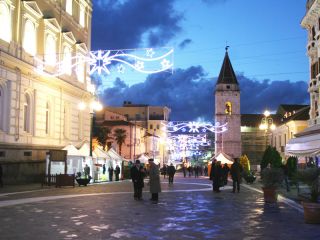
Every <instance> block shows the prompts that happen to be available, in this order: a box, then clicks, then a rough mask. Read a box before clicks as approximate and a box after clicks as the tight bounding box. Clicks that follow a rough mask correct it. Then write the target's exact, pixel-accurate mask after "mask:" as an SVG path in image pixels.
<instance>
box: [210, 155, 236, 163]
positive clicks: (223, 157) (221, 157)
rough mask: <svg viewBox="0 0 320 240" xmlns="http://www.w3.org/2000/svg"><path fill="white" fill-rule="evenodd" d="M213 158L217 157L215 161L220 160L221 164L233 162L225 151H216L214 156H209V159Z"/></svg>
mask: <svg viewBox="0 0 320 240" xmlns="http://www.w3.org/2000/svg"><path fill="white" fill-rule="evenodd" d="M213 159H217V161H220V162H221V165H223V164H225V163H226V164H233V161H232V160H233V159H232V157H230V156H229V155H227V154H226V153H223V152H220V153H218V154H217V155H216V156H214V157H213V158H211V161H212V160H213Z"/></svg>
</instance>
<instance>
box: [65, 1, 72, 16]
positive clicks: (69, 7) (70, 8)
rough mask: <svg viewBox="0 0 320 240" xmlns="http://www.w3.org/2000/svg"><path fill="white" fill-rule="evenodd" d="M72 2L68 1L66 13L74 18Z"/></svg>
mask: <svg viewBox="0 0 320 240" xmlns="http://www.w3.org/2000/svg"><path fill="white" fill-rule="evenodd" d="M72 1H73V0H66V12H67V13H69V14H70V15H71V16H72Z"/></svg>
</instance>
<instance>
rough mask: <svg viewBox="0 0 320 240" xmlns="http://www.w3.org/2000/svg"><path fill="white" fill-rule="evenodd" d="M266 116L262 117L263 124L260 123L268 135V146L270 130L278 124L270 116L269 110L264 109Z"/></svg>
mask: <svg viewBox="0 0 320 240" xmlns="http://www.w3.org/2000/svg"><path fill="white" fill-rule="evenodd" d="M263 115H264V117H263V118H262V119H261V124H260V125H259V129H260V130H264V133H265V137H266V147H267V145H268V132H269V130H271V131H273V130H275V129H276V126H275V125H274V124H273V119H272V117H270V115H271V114H270V112H269V111H268V110H266V111H264V113H263Z"/></svg>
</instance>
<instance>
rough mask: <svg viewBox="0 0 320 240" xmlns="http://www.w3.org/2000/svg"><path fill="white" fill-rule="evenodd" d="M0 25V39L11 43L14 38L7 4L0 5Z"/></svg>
mask: <svg viewBox="0 0 320 240" xmlns="http://www.w3.org/2000/svg"><path fill="white" fill-rule="evenodd" d="M0 23H1V31H0V38H1V39H2V40H4V41H6V42H8V43H9V42H10V41H11V37H12V33H11V13H10V9H9V7H8V6H7V4H5V3H3V2H1V3H0Z"/></svg>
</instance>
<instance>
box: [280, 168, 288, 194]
mask: <svg viewBox="0 0 320 240" xmlns="http://www.w3.org/2000/svg"><path fill="white" fill-rule="evenodd" d="M281 168H282V171H283V176H284V182H285V184H286V188H287V192H290V185H289V168H288V163H286V164H282V165H281Z"/></svg>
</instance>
